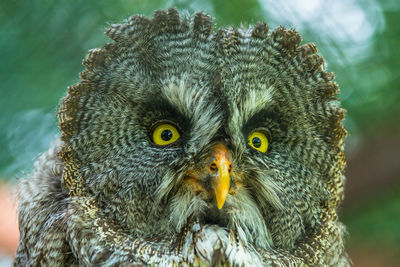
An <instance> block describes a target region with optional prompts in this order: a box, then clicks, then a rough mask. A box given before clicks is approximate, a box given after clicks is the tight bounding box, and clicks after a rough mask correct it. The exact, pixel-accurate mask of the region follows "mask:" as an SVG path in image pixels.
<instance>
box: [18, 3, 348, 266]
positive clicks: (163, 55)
mask: <svg viewBox="0 0 400 267" xmlns="http://www.w3.org/2000/svg"><path fill="white" fill-rule="evenodd" d="M212 27H213V21H212V19H211V17H210V16H209V15H207V14H204V13H202V12H199V13H196V14H194V15H193V16H188V15H180V14H179V13H178V11H177V10H176V9H174V8H171V9H168V10H167V11H164V10H160V11H155V12H154V17H153V18H152V19H149V18H146V17H144V16H139V15H136V16H132V17H131V18H129V19H128V20H127V21H126V22H125V23H123V24H115V25H112V26H111V27H110V28H109V29H108V30H107V31H106V34H107V35H108V37H109V38H110V39H111V42H110V43H108V44H106V45H104V46H103V47H102V48H100V49H93V50H91V51H90V52H89V54H88V56H87V57H86V59H85V60H84V61H83V65H84V66H85V67H86V70H84V71H83V72H82V73H81V81H80V82H79V83H78V84H75V85H73V86H70V87H69V88H68V91H67V93H66V95H65V97H64V98H63V99H62V100H61V103H60V107H59V111H58V115H57V116H58V120H59V128H60V132H61V137H60V138H59V140H57V141H55V142H54V144H53V145H52V146H51V147H50V149H49V150H48V151H47V152H45V153H44V154H43V155H42V156H41V157H40V158H39V159H38V161H37V162H36V163H35V167H34V171H33V172H32V173H31V174H30V175H28V176H27V177H26V179H24V180H23V181H22V182H21V185H20V191H19V198H20V202H19V203H20V204H19V227H20V233H21V236H20V241H19V246H18V252H17V255H16V258H15V260H14V265H15V266H26V265H29V266H31V265H35V266H37V265H39V266H64V265H68V266H69V265H84V266H98V265H101V266H141V265H161V266H207V265H209V266H214V265H216V266H260V265H263V266H348V265H349V259H348V257H347V254H346V252H345V249H344V235H345V229H344V226H343V225H342V223H340V221H339V219H338V216H337V209H338V207H339V205H340V203H341V202H342V200H343V184H344V179H345V178H344V175H343V170H344V167H345V158H344V153H343V146H344V138H345V136H346V131H345V129H344V128H343V126H342V120H343V118H344V110H343V109H341V108H340V103H339V101H338V99H337V98H336V95H337V94H338V85H337V84H336V82H334V81H333V79H334V75H333V74H332V73H330V72H326V71H325V70H324V60H323V58H322V57H321V56H320V55H319V54H317V48H316V46H315V45H314V44H304V45H301V41H302V38H301V37H300V35H299V34H298V33H297V32H296V31H294V30H292V29H290V30H287V29H285V28H283V27H278V28H276V29H275V30H273V31H272V32H270V31H269V27H268V26H267V25H266V24H265V23H260V24H257V25H254V26H250V27H249V28H233V27H228V28H221V29H218V30H215V31H213V29H212ZM160 125H161V126H163V127H164V126H165V125H166V126H165V127H167V128H166V129H167V130H164V131H162V132H161V135H160V136H161V138H162V139H163V140H164V141H162V140H161V139H160V140H161V143H158V141H157V140H158V139H157V136H156V134H157V129H158V127H160ZM168 127H169V128H168ZM251 136H257V137H256V139H254V138H255V137H254V138H253V139H251V138H250V137H251ZM168 138H176V141H174V142H171V143H168V141H169V140H170V139H168ZM257 138H258V139H257ZM173 140H175V139H173ZM163 142H164V143H168V144H167V145H164V143H163ZM252 142H253V143H252ZM160 144H161V145H160ZM260 144H264V145H267V149H265V150H261V149H259V145H260ZM221 151H222V152H221ZM221 155H222V156H221ZM219 156H221V157H222V158H223V159H222V160H220V159H219ZM221 162H222V163H221ZM218 164H220V165H218ZM221 164H222V165H221ZM225 167H226V171H224V174H222V173H223V171H222V168H225ZM224 170H225V169H224ZM227 177H228V178H227ZM222 179H228V180H224V181H228V182H227V186H228V187H227V190H229V191H224V192H225V193H221V192H222V191H221V192H220V191H219V190H220V188H222V186H220V185H219V184H218V183H217V182H216V181H222ZM221 183H222V182H221ZM224 183H226V182H224ZM224 188H225V187H224ZM221 190H222V189H221ZM221 196H223V197H221ZM221 199H222V200H221Z"/></svg>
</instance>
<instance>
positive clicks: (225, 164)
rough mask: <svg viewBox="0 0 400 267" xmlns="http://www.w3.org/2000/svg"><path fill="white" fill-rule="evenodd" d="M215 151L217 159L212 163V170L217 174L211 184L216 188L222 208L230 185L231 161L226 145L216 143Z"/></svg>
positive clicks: (218, 203)
mask: <svg viewBox="0 0 400 267" xmlns="http://www.w3.org/2000/svg"><path fill="white" fill-rule="evenodd" d="M213 152H214V159H215V160H214V161H213V162H211V164H210V171H211V172H213V173H215V174H216V175H215V176H214V179H212V181H211V186H212V188H213V189H214V193H215V199H216V201H217V206H218V209H222V207H223V206H224V204H225V200H226V197H227V196H228V192H229V187H230V177H229V174H230V172H231V162H230V161H229V159H228V158H229V151H228V149H227V148H226V147H225V146H224V145H222V144H218V145H216V146H215V147H214V148H213Z"/></svg>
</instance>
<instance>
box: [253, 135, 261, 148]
mask: <svg viewBox="0 0 400 267" xmlns="http://www.w3.org/2000/svg"><path fill="white" fill-rule="evenodd" d="M251 142H252V143H253V146H254V147H256V148H259V147H260V146H261V140H260V138H258V137H254V138H253V140H251Z"/></svg>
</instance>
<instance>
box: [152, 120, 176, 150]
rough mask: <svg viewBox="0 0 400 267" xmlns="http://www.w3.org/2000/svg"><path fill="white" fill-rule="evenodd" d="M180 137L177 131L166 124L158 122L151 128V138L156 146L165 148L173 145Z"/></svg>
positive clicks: (169, 124) (172, 126)
mask: <svg viewBox="0 0 400 267" xmlns="http://www.w3.org/2000/svg"><path fill="white" fill-rule="evenodd" d="M180 137H181V135H180V134H179V131H178V129H177V128H176V127H175V126H174V125H172V124H171V123H168V122H160V123H157V124H156V125H155V126H153V127H152V133H151V138H152V141H153V143H154V144H156V145H158V146H167V145H170V144H173V143H175V142H176V141H178V139H179V138H180Z"/></svg>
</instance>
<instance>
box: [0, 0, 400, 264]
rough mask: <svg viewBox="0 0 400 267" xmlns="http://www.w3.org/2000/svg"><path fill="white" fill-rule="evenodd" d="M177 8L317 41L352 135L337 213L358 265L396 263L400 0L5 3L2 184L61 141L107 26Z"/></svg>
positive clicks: (1, 23) (399, 249) (1, 5)
mask: <svg viewBox="0 0 400 267" xmlns="http://www.w3.org/2000/svg"><path fill="white" fill-rule="evenodd" d="M171 6H176V7H178V8H179V9H180V10H181V11H184V12H189V13H193V12H195V11H198V10H204V11H206V12H208V13H210V14H211V15H212V16H213V17H214V18H215V21H216V26H215V27H219V26H226V25H236V26H239V25H241V24H242V25H248V24H253V23H256V22H259V21H266V22H267V23H268V24H269V25H270V27H271V28H275V27H276V26H278V25H283V26H285V27H288V28H295V29H296V30H297V31H298V32H300V34H301V35H302V36H303V38H304V42H311V41H312V42H314V43H316V44H317V46H318V48H319V50H320V53H321V54H322V55H323V56H324V57H325V60H326V61H327V62H328V64H327V69H328V70H329V71H333V72H335V74H336V77H337V78H336V81H337V82H338V83H339V85H340V88H341V92H340V98H341V99H342V104H343V107H344V108H345V109H347V118H346V120H345V122H344V123H345V126H346V128H347V129H348V131H349V137H348V138H347V144H346V154H347V158H348V168H347V170H346V176H347V188H346V201H345V203H344V204H343V208H342V211H341V213H342V214H341V216H342V218H343V220H344V221H345V223H346V224H347V229H348V232H349V236H348V250H349V252H350V255H351V257H352V258H353V261H354V264H355V266H400V88H399V87H400V86H399V85H400V69H399V65H400V64H399V62H400V26H399V25H400V1H399V0H365V1H355V0H336V1H324V0H303V1H296V0H283V1H274V0H194V1H188V0H168V1H167V0H165V1H156V0H146V1H145V0H114V1H107V0H93V1H92V0H91V1H88V0H58V1H50V0H25V1H12V0H2V1H1V2H0V112H1V117H0V177H1V179H3V180H6V181H14V180H15V179H16V178H18V177H21V176H23V175H24V173H26V172H29V171H30V169H31V168H32V165H33V162H34V159H35V158H37V157H38V154H39V153H40V152H42V151H44V150H46V148H47V147H48V146H49V144H50V142H51V140H52V139H54V138H55V137H56V136H57V135H58V129H57V123H56V118H55V113H56V110H57V104H58V101H59V99H60V98H61V97H62V96H63V95H64V93H65V91H66V88H67V86H68V85H71V84H74V83H76V82H77V81H78V80H79V78H78V73H79V72H80V71H82V70H83V67H82V65H81V61H82V59H83V58H84V56H85V55H86V53H87V51H88V49H91V48H95V47H100V46H102V45H103V44H104V43H105V42H107V41H108V40H107V38H106V36H105V35H104V34H103V32H104V30H105V29H106V28H107V27H108V26H107V25H109V24H112V23H119V22H121V21H123V20H124V19H126V18H127V17H129V16H130V15H132V14H137V13H141V14H144V15H147V16H151V15H152V12H153V10H155V9H166V8H168V7H171Z"/></svg>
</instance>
